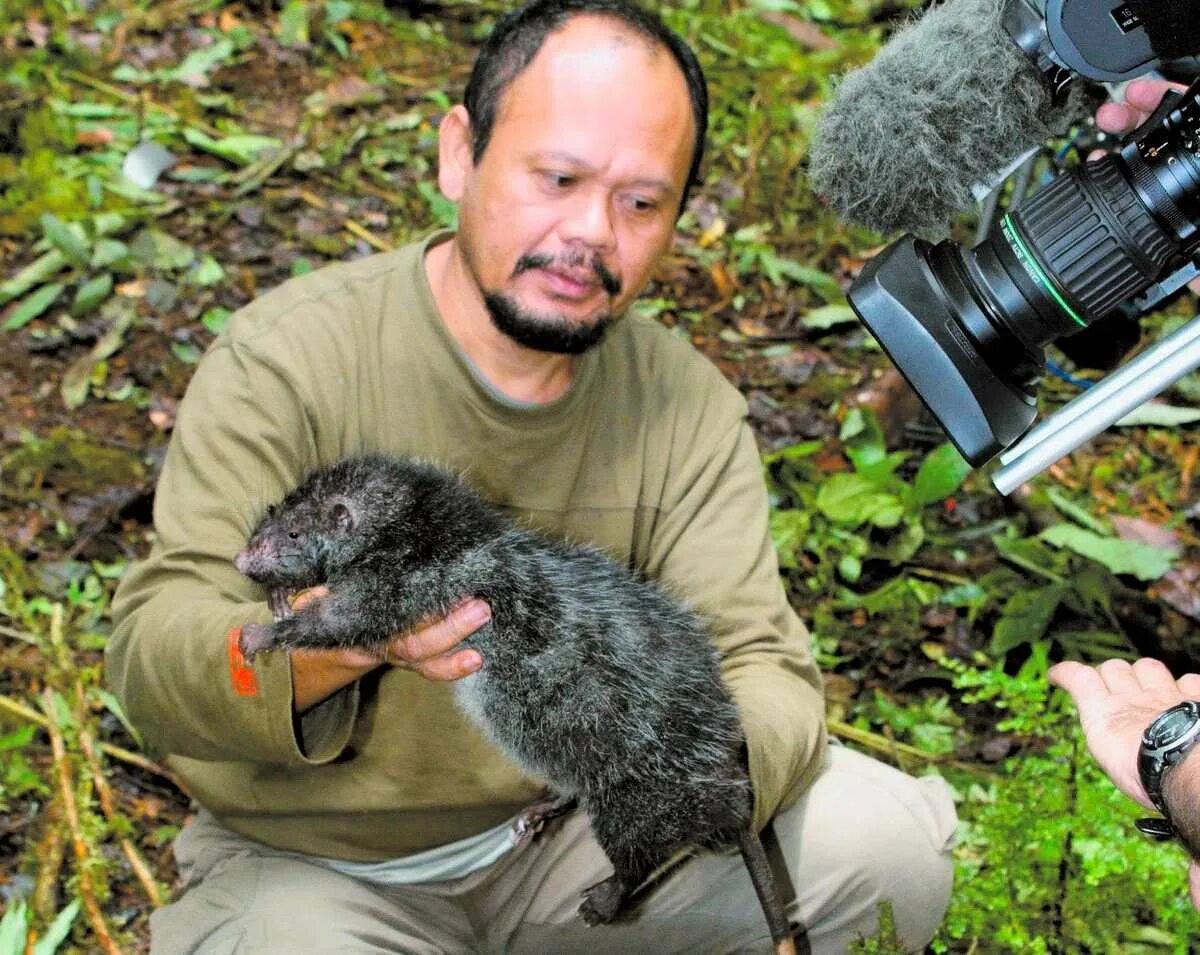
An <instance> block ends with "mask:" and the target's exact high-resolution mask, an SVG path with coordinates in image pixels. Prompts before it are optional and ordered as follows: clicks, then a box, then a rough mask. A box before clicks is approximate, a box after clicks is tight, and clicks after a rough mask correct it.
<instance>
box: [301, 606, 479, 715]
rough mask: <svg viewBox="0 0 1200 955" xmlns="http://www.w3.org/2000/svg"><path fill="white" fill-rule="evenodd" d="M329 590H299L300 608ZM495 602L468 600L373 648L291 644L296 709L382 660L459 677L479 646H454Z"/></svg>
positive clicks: (431, 675) (472, 666) (444, 677)
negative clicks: (319, 647)
mask: <svg viewBox="0 0 1200 955" xmlns="http://www.w3.org/2000/svg"><path fill="white" fill-rule="evenodd" d="M327 593H329V591H328V589H326V588H325V587H315V588H313V589H312V590H309V591H306V592H305V593H303V594H301V595H300V596H299V597H298V598H297V599H296V601H295V603H294V607H295V609H297V610H299V609H302V608H303V607H305V606H306V605H307V604H309V603H311V602H312V601H313V600H317V599H319V598H320V597H323V596H325V595H326V594H327ZM491 616H492V613H491V608H489V607H488V605H487V604H486V603H484V602H483V601H482V600H468V601H465V602H464V603H462V604H460V605H459V606H457V607H455V608H454V609H453V610H452V611H451V612H450V613H449V615H447V616H446V617H444V618H443V619H441V620H431V621H428V622H427V623H425V624H423V625H421V626H420V627H418V628H417V629H415V630H413V631H411V632H409V633H398V634H396V635H395V636H393V637H392V638H391V639H389V640H388V641H387V642H386V643H383V644H381V645H380V646H378V647H371V648H369V649H338V650H311V649H303V650H293V651H292V652H291V661H292V686H293V693H294V697H295V707H296V712H298V713H303V712H304V711H305V710H307V709H309V708H310V707H313V706H316V704H318V703H320V702H321V700H323V699H325V698H326V697H327V696H329V695H330V694H332V693H334V692H336V691H337V690H340V689H341V688H342V687H343V686H345V685H346V684H348V683H351V682H353V681H354V680H356V679H358V678H359V677H360V676H362V675H363V674H365V673H369V672H370V671H371V670H374V669H375V668H376V667H378V666H381V665H382V664H385V663H387V664H390V665H392V666H398V667H402V668H404V669H406V670H413V671H414V672H416V673H419V674H421V676H423V677H425V678H426V679H427V680H438V681H449V680H458V679H461V678H462V677H464V676H467V675H469V674H471V673H474V672H475V671H476V670H478V669H479V668H480V667H481V666H482V665H483V659H482V657H480V655H479V653H478V651H476V650H455V647H457V646H458V644H459V643H461V642H462V641H463V640H465V639H466V638H467V637H469V636H470V635H471V634H472V633H474V632H475V631H476V630H478V629H479V628H480V627H482V626H483V625H484V624H485V623H487V622H488V620H490V619H491Z"/></svg>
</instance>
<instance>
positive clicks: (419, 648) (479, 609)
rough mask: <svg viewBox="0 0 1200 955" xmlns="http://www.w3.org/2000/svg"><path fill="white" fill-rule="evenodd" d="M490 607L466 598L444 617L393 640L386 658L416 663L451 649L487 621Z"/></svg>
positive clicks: (489, 616)
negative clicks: (465, 600) (464, 601)
mask: <svg viewBox="0 0 1200 955" xmlns="http://www.w3.org/2000/svg"><path fill="white" fill-rule="evenodd" d="M491 617H492V612H491V609H490V608H489V607H488V605H487V604H486V603H484V602H483V601H482V600H468V601H467V602H466V603H463V604H461V605H460V606H458V607H455V608H454V610H452V611H451V612H450V613H449V614H448V615H447V616H446V617H444V618H443V619H441V620H438V621H436V622H434V623H431V624H430V625H429V626H426V627H421V628H420V629H419V630H415V631H413V632H412V633H407V634H404V635H403V636H400V637H396V638H395V639H394V640H392V643H391V649H390V651H389V654H388V659H389V660H391V661H392V662H393V663H398V664H400V665H402V666H404V665H408V666H412V667H414V668H416V666H417V665H418V664H420V663H422V662H424V661H426V660H430V659H432V658H433V657H439V656H441V655H442V654H445V653H447V652H448V651H450V650H452V649H454V647H456V646H457V645H458V644H459V643H461V642H462V641H463V640H464V639H466V638H467V637H469V636H470V635H471V634H472V633H474V632H475V631H476V630H478V629H479V628H480V627H482V626H483V625H484V624H485V623H487V622H488V621H489V620H490V619H491Z"/></svg>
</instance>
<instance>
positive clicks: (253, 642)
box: [238, 623, 275, 662]
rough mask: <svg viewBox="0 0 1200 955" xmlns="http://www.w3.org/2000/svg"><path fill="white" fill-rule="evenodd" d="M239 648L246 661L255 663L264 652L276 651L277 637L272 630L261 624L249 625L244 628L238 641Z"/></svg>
mask: <svg viewBox="0 0 1200 955" xmlns="http://www.w3.org/2000/svg"><path fill="white" fill-rule="evenodd" d="M238 646H239V647H240V648H241V651H242V656H244V657H245V658H246V660H247V661H248V662H249V661H253V660H254V657H255V656H256V655H258V654H259V653H261V652H262V651H263V650H274V649H275V637H274V636H273V635H272V633H271V628H270V627H266V626H263V625H262V624H261V623H247V624H244V625H243V626H242V635H241V637H240V638H239V639H238Z"/></svg>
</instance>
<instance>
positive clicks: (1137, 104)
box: [1096, 80, 1187, 135]
mask: <svg viewBox="0 0 1200 955" xmlns="http://www.w3.org/2000/svg"><path fill="white" fill-rule="evenodd" d="M1185 89H1187V87H1186V86H1183V85H1182V84H1180V83H1171V82H1168V81H1167V80H1134V81H1133V82H1132V83H1130V84H1129V85H1128V86H1127V87H1125V101H1124V102H1123V103H1105V104H1104V105H1103V106H1101V107H1100V108H1099V109H1098V110H1096V125H1097V126H1099V127H1100V128H1101V129H1102V130H1104V131H1105V132H1106V133H1116V134H1118V135H1123V134H1125V133H1131V132H1133V131H1134V130H1135V129H1137V128H1138V127H1139V126H1140V125H1142V123H1144V122H1145V121H1146V120H1147V119H1149V118H1150V114H1151V113H1153V112H1154V111H1155V110H1156V109H1157V108H1158V104H1159V102H1160V101H1161V100H1162V98H1163V94H1165V93H1166V92H1167V90H1178V91H1179V92H1183V91H1184V90H1185Z"/></svg>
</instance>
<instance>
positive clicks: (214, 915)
mask: <svg viewBox="0 0 1200 955" xmlns="http://www.w3.org/2000/svg"><path fill="white" fill-rule="evenodd" d="M954 827H955V813H954V805H953V803H952V801H951V799H950V795H949V792H948V788H947V787H946V785H945V784H944V783H943V782H942V781H941V780H940V779H938V778H936V777H928V778H924V779H913V778H912V777H910V776H906V775H904V774H903V773H901V772H899V771H898V770H895V769H892V768H891V767H890V766H885V765H884V764H882V763H879V762H877V761H875V760H873V759H869V758H868V757H866V756H862V755H860V754H859V753H856V752H853V751H851V750H848V749H846V748H844V747H840V746H832V747H830V751H829V758H828V760H827V763H826V765H825V767H824V769H823V771H822V773H821V774H820V775H819V776H818V777H817V780H816V782H815V783H814V784H813V786H812V787H811V788H810V789H809V790H808V792H807V793H805V795H804V796H803V797H802V798H801V799H800V800H799V802H797V803H796V804H795V805H794V806H792V807H791V808H790V809H787V810H785V811H783V812H781V813H780V814H779V815H778V816H777V817H776V820H775V831H776V833H777V835H778V840H779V845H780V848H781V849H782V853H783V856H784V859H785V860H786V864H787V867H788V870H789V873H790V875H791V880H792V883H793V886H794V888H795V891H796V898H795V900H794V901H793V902H792V903H791V905H790V906H789V915H790V917H791V919H792V921H793V924H797V925H799V926H801V927H802V928H803V929H804V930H805V932H806V935H801V936H800V937H799V938H798V947H799V948H800V950H801V951H805V950H806V948H805V946H806V945H807V946H808V948H807V950H809V951H812V952H821V953H827V952H828V953H832V952H845V951H846V950H847V948H848V946H849V944H850V943H851V942H852V941H854V939H855V938H857V937H858V936H859V935H860V934H861V935H870V934H871V933H873V932H874V931H875V925H876V920H877V917H878V905H879V903H880V902H882V901H884V900H890V901H891V903H892V907H893V911H894V913H895V916H896V922H897V926H898V929H899V931H900V934H901V937H902V938H903V939H904V940H905V942H906V944H907V945H908V946H909V947H910V948H911V949H914V950H919V949H921V948H923V947H924V946H925V944H926V943H927V942H928V941H929V939H930V937H931V936H932V935H933V933H934V931H935V930H936V928H937V926H938V924H939V922H940V921H941V918H942V915H943V914H944V912H945V909H946V906H947V904H948V902H949V898H950V885H951V881H952V874H953V864H952V861H951V857H950V846H951V843H952V842H953V836H954ZM176 855H177V859H178V862H179V867H180V871H181V873H182V876H183V878H184V881H185V885H186V891H185V892H184V895H183V897H182V898H181V899H180V900H179V901H177V902H175V903H173V904H172V905H168V906H166V907H165V908H163V909H160V910H159V911H157V912H156V913H155V914H154V915H153V917H152V918H151V920H150V929H151V952H152V953H154V955H177V953H184V952H198V953H202V955H225V953H235V952H237V953H244V952H252V953H260V952H265V953H280V955H305V953H333V952H337V953H342V952H346V953H366V952H376V953H378V952H405V953H422V955H425V953H429V955H442V953H460V952H464V953H465V952H485V953H508V952H512V953H517V952H524V953H531V955H548V953H574V952H581V953H586V955H600V953H606V952H613V953H618V952H620V953H639V952H646V953H654V955H659V953H666V952H691V953H702V955H708V953H722V952H742V951H753V952H770V951H771V944H770V941H769V937H768V935H767V930H766V925H765V923H764V921H763V915H762V911H761V909H760V908H759V906H758V901H757V899H756V898H755V895H754V890H753V889H752V887H751V885H750V880H749V876H748V875H747V874H746V871H745V867H744V866H743V864H742V861H741V856H739V855H736V854H732V855H711V854H708V855H699V856H697V857H695V858H693V859H690V860H689V861H687V862H686V863H685V864H684V865H683V866H681V867H680V868H679V869H677V870H676V871H675V872H674V873H672V874H671V875H670V876H669V877H668V878H667V879H666V880H665V881H664V882H663V883H662V884H661V885H659V886H657V887H655V888H653V889H651V890H650V891H649V892H648V893H647V894H646V896H645V897H644V898H643V899H642V900H641V902H640V903H639V904H638V905H637V907H636V909H635V914H634V915H633V917H632V918H630V919H629V920H628V921H625V922H621V923H619V924H614V925H611V926H604V927H600V928H588V927H587V926H586V925H584V924H583V922H582V920H581V919H579V918H578V917H577V915H576V909H577V908H578V905H579V902H580V891H581V890H582V889H584V888H586V887H587V886H589V885H591V884H592V883H594V882H597V881H599V880H600V879H602V878H605V877H606V876H607V875H609V874H610V873H611V868H610V867H609V865H608V862H607V860H606V859H605V858H604V855H603V853H602V852H601V850H600V848H599V846H598V845H597V844H596V842H595V841H594V840H593V839H592V838H591V835H590V834H589V832H588V826H587V820H586V818H585V817H584V816H583V814H582V813H579V812H576V813H572V814H571V815H570V816H569V817H567V818H566V819H564V820H562V821H560V822H558V823H554V824H551V825H550V826H548V827H547V829H546V831H545V832H543V833H542V835H541V836H539V837H538V838H537V839H536V840H535V841H534V842H533V843H532V844H531V845H529V846H526V847H525V848H523V849H518V850H515V851H513V852H511V853H509V854H508V855H507V856H505V857H504V858H503V859H501V860H500V861H499V862H497V863H496V864H495V865H493V866H491V867H490V868H486V869H483V870H480V871H478V872H475V873H472V874H471V875H469V876H466V877H465V878H462V879H455V880H451V881H447V882H437V883H427V884H424V885H419V886H399V887H384V886H378V885H373V884H370V883H367V882H362V881H358V880H356V879H352V878H350V877H348V876H344V875H340V874H338V873H335V872H332V871H330V870H329V869H326V868H324V867H322V866H320V865H317V864H313V863H308V862H305V861H302V860H298V859H296V858H294V857H291V856H287V855H280V854H278V853H276V852H274V851H273V850H272V849H270V848H268V847H266V846H263V845H260V844H259V843H256V842H252V841H250V840H248V839H245V838H243V837H241V836H238V835H235V834H234V833H232V832H230V831H228V830H227V829H224V828H223V827H221V826H220V825H219V824H218V823H217V822H216V821H215V820H214V819H213V818H212V817H211V816H210V815H208V814H207V813H203V812H202V813H201V814H200V815H199V817H198V818H197V819H196V820H195V821H194V822H193V823H192V824H191V825H189V826H188V827H187V828H186V829H185V830H184V831H183V832H182V833H181V834H180V836H179V839H178V841H177V842H176Z"/></svg>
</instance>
